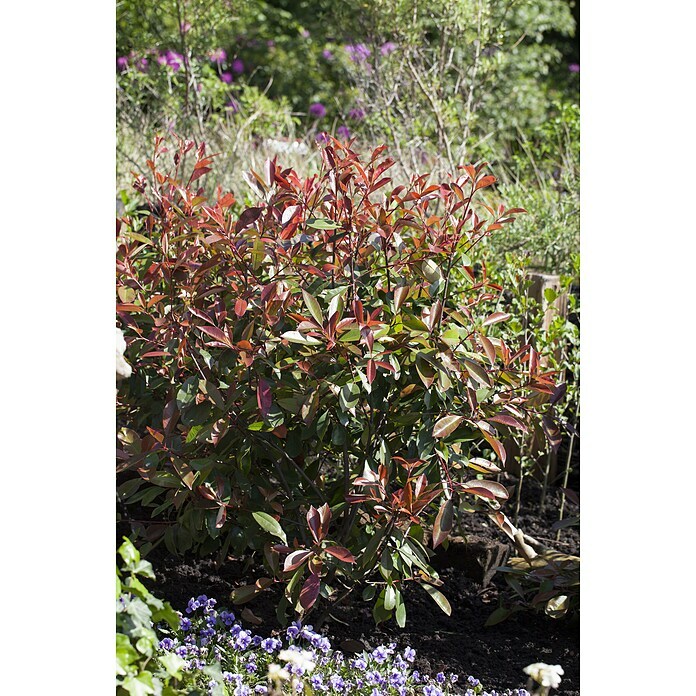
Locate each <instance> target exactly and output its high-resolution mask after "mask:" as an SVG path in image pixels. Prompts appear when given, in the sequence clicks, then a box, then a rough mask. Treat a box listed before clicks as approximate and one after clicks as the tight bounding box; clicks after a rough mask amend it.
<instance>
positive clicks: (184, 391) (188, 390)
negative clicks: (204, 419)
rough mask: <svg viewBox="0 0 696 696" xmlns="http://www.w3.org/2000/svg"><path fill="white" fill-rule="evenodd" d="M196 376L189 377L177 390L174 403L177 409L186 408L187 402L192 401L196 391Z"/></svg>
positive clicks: (197, 382)
mask: <svg viewBox="0 0 696 696" xmlns="http://www.w3.org/2000/svg"><path fill="white" fill-rule="evenodd" d="M199 381H200V380H199V379H198V377H189V378H188V379H187V380H186V381H185V382H184V383H183V384H182V385H181V388H180V389H179V391H178V392H177V393H176V405H177V406H178V407H179V410H181V409H183V408H186V407H187V406H188V405H189V404H191V403H193V400H194V399H195V398H196V394H197V393H198V384H199Z"/></svg>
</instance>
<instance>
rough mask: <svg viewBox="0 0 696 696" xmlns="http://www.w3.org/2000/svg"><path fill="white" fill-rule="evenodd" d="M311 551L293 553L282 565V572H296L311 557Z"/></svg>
mask: <svg viewBox="0 0 696 696" xmlns="http://www.w3.org/2000/svg"><path fill="white" fill-rule="evenodd" d="M312 553H313V552H312V551H308V550H307V549H300V550H299V551H293V552H292V553H291V554H290V555H289V556H288V557H287V558H286V559H285V563H284V564H283V570H284V571H285V572H286V573H289V572H291V571H293V570H297V569H298V568H299V567H300V566H301V565H302V564H303V563H304V562H305V561H306V560H307V559H308V558H309V557H310V556H311V555H312Z"/></svg>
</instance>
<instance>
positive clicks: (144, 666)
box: [116, 539, 188, 696]
mask: <svg viewBox="0 0 696 696" xmlns="http://www.w3.org/2000/svg"><path fill="white" fill-rule="evenodd" d="M118 553H119V556H120V563H119V566H120V567H117V569H116V693H117V694H119V695H121V696H123V695H124V694H131V695H132V696H142V695H144V694H158V695H159V694H162V695H163V696H167V695H170V696H174V695H175V694H178V693H188V692H181V691H179V690H178V689H177V688H176V687H175V686H174V684H175V683H176V682H177V681H178V680H180V679H181V678H182V672H181V669H182V667H183V666H184V660H182V659H181V658H180V657H178V656H177V655H175V654H167V653H165V652H162V650H161V649H160V636H159V635H158V633H157V631H156V630H155V624H160V625H165V624H166V625H167V627H168V628H169V630H174V629H176V628H177V627H178V626H179V617H178V615H177V614H176V613H175V612H174V610H173V609H172V607H171V606H170V605H169V604H168V603H167V602H163V601H162V600H161V599H158V598H157V597H155V596H154V595H152V594H151V593H150V591H149V590H148V589H147V587H146V586H145V584H144V582H143V581H145V582H147V580H148V579H149V580H153V579H154V577H155V576H154V573H153V571H152V565H151V564H150V563H149V562H148V561H146V560H144V559H142V558H141V557H140V552H139V551H138V549H136V548H135V546H133V544H132V543H131V542H130V540H129V539H124V541H123V544H121V546H120V547H119V549H118Z"/></svg>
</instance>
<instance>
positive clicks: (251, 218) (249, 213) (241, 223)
mask: <svg viewBox="0 0 696 696" xmlns="http://www.w3.org/2000/svg"><path fill="white" fill-rule="evenodd" d="M260 215H261V208H247V209H246V210H245V211H243V212H242V214H241V215H240V216H239V220H237V224H236V225H235V226H234V231H235V232H236V233H237V234H239V232H241V231H242V230H243V229H245V228H247V227H249V225H251V224H252V223H254V222H256V221H257V220H258V219H259V216H260Z"/></svg>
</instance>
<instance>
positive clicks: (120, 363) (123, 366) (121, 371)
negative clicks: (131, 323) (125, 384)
mask: <svg viewBox="0 0 696 696" xmlns="http://www.w3.org/2000/svg"><path fill="white" fill-rule="evenodd" d="M125 352H126V339H125V338H123V331H121V329H118V328H117V329H116V381H117V382H118V381H119V380H122V379H128V378H129V377H130V376H131V374H132V373H133V368H132V367H131V366H130V365H129V364H128V363H127V362H126V359H125V358H124V357H123V354H124V353H125Z"/></svg>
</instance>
